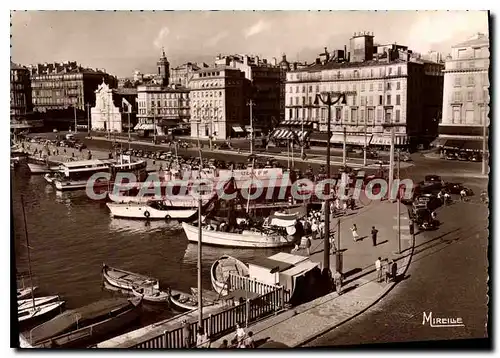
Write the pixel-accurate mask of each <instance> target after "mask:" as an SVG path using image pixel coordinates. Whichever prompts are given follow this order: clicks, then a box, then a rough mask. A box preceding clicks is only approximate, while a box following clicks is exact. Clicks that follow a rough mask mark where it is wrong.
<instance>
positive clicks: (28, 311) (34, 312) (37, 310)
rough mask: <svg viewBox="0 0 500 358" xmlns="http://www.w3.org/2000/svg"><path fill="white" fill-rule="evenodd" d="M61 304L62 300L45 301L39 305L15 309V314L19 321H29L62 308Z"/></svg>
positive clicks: (62, 303)
mask: <svg viewBox="0 0 500 358" xmlns="http://www.w3.org/2000/svg"><path fill="white" fill-rule="evenodd" d="M63 305H64V301H57V302H51V303H46V304H44V305H40V306H36V305H35V307H33V306H31V307H28V308H25V309H22V310H19V311H17V316H18V318H19V322H20V323H24V322H29V321H33V320H35V319H38V318H42V317H43V316H46V315H48V314H50V313H53V312H54V311H56V310H59V309H62V306H63Z"/></svg>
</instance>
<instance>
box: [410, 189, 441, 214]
mask: <svg viewBox="0 0 500 358" xmlns="http://www.w3.org/2000/svg"><path fill="white" fill-rule="evenodd" d="M415 202H416V203H417V205H418V204H425V205H426V206H427V209H429V210H430V211H434V210H436V209H437V208H439V207H440V206H441V205H443V202H442V201H441V199H439V198H438V197H437V195H434V194H431V193H425V194H420V196H418V197H417V198H416V199H415Z"/></svg>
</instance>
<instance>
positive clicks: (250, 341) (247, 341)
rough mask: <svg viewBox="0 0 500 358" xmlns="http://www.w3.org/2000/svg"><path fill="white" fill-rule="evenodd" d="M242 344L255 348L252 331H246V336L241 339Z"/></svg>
mask: <svg viewBox="0 0 500 358" xmlns="http://www.w3.org/2000/svg"><path fill="white" fill-rule="evenodd" d="M243 344H244V345H245V348H255V342H254V340H253V332H252V331H250V332H248V336H247V338H245V340H244V341H243Z"/></svg>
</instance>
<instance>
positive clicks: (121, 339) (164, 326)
mask: <svg viewBox="0 0 500 358" xmlns="http://www.w3.org/2000/svg"><path fill="white" fill-rule="evenodd" d="M225 309H227V307H224V306H213V307H204V308H203V315H204V316H206V315H208V314H215V313H218V312H221V311H224V310H225ZM184 319H186V320H187V321H188V322H194V321H197V320H198V309H195V310H192V311H189V312H186V313H181V314H179V315H177V316H175V317H172V318H169V319H167V320H165V321H160V322H157V323H153V324H151V325H149V326H145V327H142V328H139V329H137V330H135V331H132V332H129V333H125V334H122V335H120V336H117V337H114V338H111V339H108V340H107V341H104V342H101V343H99V344H97V346H96V348H131V347H133V346H135V345H136V344H139V343H141V342H144V341H147V340H148V339H151V338H155V337H157V336H159V335H160V334H162V333H163V332H165V331H171V330H174V329H177V328H179V327H181V326H182V321H183V320H184Z"/></svg>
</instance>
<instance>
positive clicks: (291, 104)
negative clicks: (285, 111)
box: [290, 97, 293, 106]
mask: <svg viewBox="0 0 500 358" xmlns="http://www.w3.org/2000/svg"><path fill="white" fill-rule="evenodd" d="M290 106H293V98H292V97H290Z"/></svg>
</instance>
